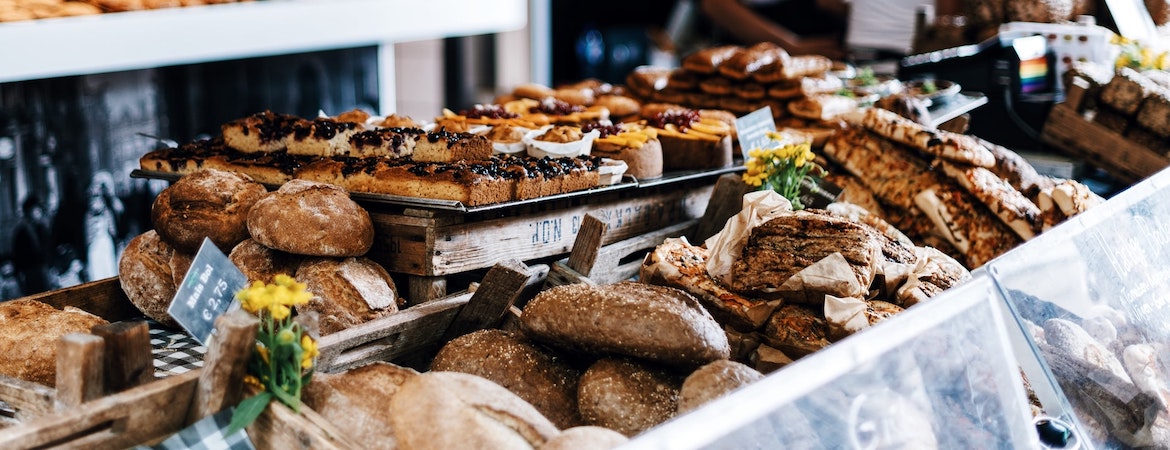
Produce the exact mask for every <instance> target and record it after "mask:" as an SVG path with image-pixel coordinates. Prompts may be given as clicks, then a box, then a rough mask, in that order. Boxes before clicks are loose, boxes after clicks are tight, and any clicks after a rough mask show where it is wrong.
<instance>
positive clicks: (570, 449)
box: [540, 425, 630, 450]
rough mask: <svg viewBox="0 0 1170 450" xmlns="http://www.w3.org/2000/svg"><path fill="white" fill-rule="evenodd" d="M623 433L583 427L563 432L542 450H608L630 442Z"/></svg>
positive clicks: (541, 449) (588, 426) (603, 428)
mask: <svg viewBox="0 0 1170 450" xmlns="http://www.w3.org/2000/svg"><path fill="white" fill-rule="evenodd" d="M629 440H630V439H629V438H627V437H625V436H623V435H622V434H621V433H618V432H616V431H613V430H611V429H609V428H605V427H595V426H590V425H586V426H581V427H573V428H569V429H567V430H564V431H562V432H561V434H558V435H557V437H554V438H552V439H550V440H549V441H548V442H545V443H544V445H543V446H541V447H540V450H607V449H611V448H617V447H618V446H619V445H622V444H625V443H626V442H629Z"/></svg>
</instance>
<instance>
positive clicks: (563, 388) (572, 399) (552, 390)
mask: <svg viewBox="0 0 1170 450" xmlns="http://www.w3.org/2000/svg"><path fill="white" fill-rule="evenodd" d="M431 370H434V371H444V372H462V373H468V374H472V375H479V376H481V377H484V378H487V379H488V380H491V381H494V382H495V383H496V384H499V385H500V386H503V387H504V388H506V389H508V390H509V391H512V393H513V394H516V395H517V396H519V397H520V398H522V399H524V400H525V401H527V402H528V403H531V404H532V406H535V407H536V409H537V410H538V411H540V412H541V414H544V416H545V417H547V418H548V419H549V420H550V421H552V423H553V424H554V425H556V426H557V427H558V428H569V427H573V426H577V425H581V417H580V415H579V414H578V413H577V379H578V378H580V376H581V374H580V373H578V372H577V370H576V369H573V368H572V367H570V366H569V365H568V364H566V363H565V362H564V361H563V360H561V359H560V358H557V357H556V356H554V355H552V354H550V353H549V352H547V351H545V350H543V349H541V348H540V347H537V346H536V345H535V344H533V343H532V342H531V341H529V340H528V339H525V338H524V337H522V336H519V335H516V334H513V333H509V332H507V331H503V330H496V329H488V330H479V331H476V332H473V333H470V334H465V335H463V336H460V337H458V338H455V339H452V340H451V342H448V343H447V344H446V345H444V346H443V348H442V349H441V350H439V354H438V355H435V359H434V361H432V362H431Z"/></svg>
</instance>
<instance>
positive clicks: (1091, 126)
mask: <svg viewBox="0 0 1170 450" xmlns="http://www.w3.org/2000/svg"><path fill="white" fill-rule="evenodd" d="M1087 88H1088V83H1087V82H1085V80H1082V79H1079V78H1077V79H1074V80H1073V83H1072V85H1071V86H1069V91H1068V95H1067V97H1066V99H1065V101H1064V103H1061V104H1058V105H1056V106H1053V107H1052V111H1051V112H1049V113H1048V119H1047V120H1046V121H1045V122H1044V129H1043V130H1042V131H1041V137H1042V138H1043V139H1044V142H1045V143H1047V144H1049V145H1052V146H1054V147H1056V148H1057V149H1060V150H1061V151H1063V152H1066V153H1068V154H1069V155H1072V156H1075V157H1078V158H1081V159H1083V160H1085V161H1086V162H1089V163H1091V164H1093V165H1095V166H1097V167H1100V168H1102V169H1104V170H1105V171H1106V172H1109V174H1111V175H1113V176H1115V177H1117V178H1118V179H1120V180H1122V181H1124V182H1126V183H1130V184H1133V183H1136V182H1138V181H1141V180H1143V179H1145V178H1148V177H1149V176H1150V175H1153V174H1154V173H1157V172H1158V171H1160V170H1162V169H1163V168H1165V167H1166V166H1168V165H1170V158H1167V157H1166V155H1162V154H1159V153H1157V152H1155V151H1153V150H1150V149H1148V148H1146V147H1143V146H1141V145H1138V144H1136V143H1134V142H1133V141H1130V140H1128V139H1126V138H1125V137H1124V136H1122V135H1121V134H1120V133H1118V132H1116V131H1114V130H1111V129H1109V128H1106V127H1104V126H1102V125H1101V124H1098V123H1096V122H1093V121H1091V120H1088V119H1086V118H1085V117H1084V116H1083V115H1082V114H1081V110H1082V104H1083V102H1084V101H1085V92H1086V89H1087Z"/></svg>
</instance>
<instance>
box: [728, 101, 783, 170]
mask: <svg viewBox="0 0 1170 450" xmlns="http://www.w3.org/2000/svg"><path fill="white" fill-rule="evenodd" d="M769 131H776V121H775V120H773V119H772V107H770V106H765V107H763V108H760V109H757V110H755V111H752V112H750V113H748V114H747V115H745V116H743V117H737V118H736V119H735V135H736V137H737V138H738V139H739V149H740V151H742V152H743V160H744V161H747V159H748V151H750V150H751V149H753V148H762V147H764V146H765V145H767V144H768V141H769V139H768V132H769Z"/></svg>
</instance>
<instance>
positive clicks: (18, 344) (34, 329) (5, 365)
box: [0, 299, 108, 387]
mask: <svg viewBox="0 0 1170 450" xmlns="http://www.w3.org/2000/svg"><path fill="white" fill-rule="evenodd" d="M106 323H108V322H106V321H105V319H102V318H101V317H98V316H95V315H93V314H90V313H87V312H85V311H82V310H80V309H77V308H74V307H66V308H65V309H64V310H59V309H57V308H54V307H52V306H50V305H48V304H45V303H42V302H39V301H36V300H30V299H16V300H11V301H6V302H0V330H4V332H2V333H0V348H3V349H4V351H0V375H7V376H10V377H13V378H18V379H21V380H26V381H31V382H34V383H40V384H43V385H45V386H49V387H52V386H55V385H56V384H57V340H58V339H60V338H61V336H64V335H66V334H69V333H89V332H90V330H91V329H92V328H93V327H94V326H97V325H104V324H106Z"/></svg>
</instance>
